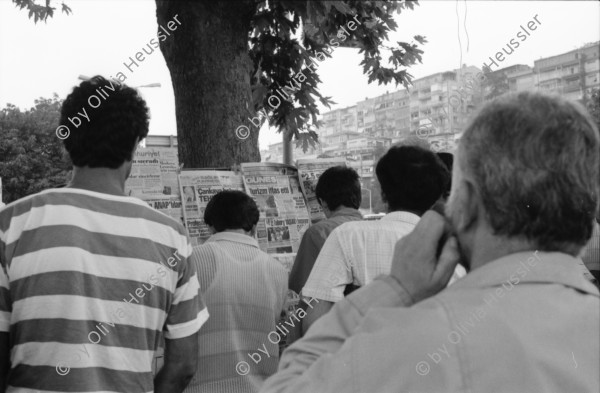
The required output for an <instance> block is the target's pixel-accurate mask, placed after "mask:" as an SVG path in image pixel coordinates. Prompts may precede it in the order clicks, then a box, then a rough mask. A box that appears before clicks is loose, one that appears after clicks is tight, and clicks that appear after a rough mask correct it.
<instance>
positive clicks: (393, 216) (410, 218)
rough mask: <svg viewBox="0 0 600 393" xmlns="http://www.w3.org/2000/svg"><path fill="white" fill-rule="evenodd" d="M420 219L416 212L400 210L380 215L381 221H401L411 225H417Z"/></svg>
mask: <svg viewBox="0 0 600 393" xmlns="http://www.w3.org/2000/svg"><path fill="white" fill-rule="evenodd" d="M420 219H421V217H419V216H417V215H416V214H413V213H409V212H402V211H395V212H390V213H388V214H386V215H385V216H383V217H381V221H388V220H391V221H402V222H406V223H408V224H412V225H417V224H418V223H419V220H420Z"/></svg>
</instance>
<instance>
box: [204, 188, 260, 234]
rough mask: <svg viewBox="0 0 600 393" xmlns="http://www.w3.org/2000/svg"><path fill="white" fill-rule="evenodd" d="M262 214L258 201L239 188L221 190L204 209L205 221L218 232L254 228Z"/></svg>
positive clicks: (247, 230)
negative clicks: (257, 204) (238, 189)
mask: <svg viewBox="0 0 600 393" xmlns="http://www.w3.org/2000/svg"><path fill="white" fill-rule="evenodd" d="M259 216H260V212H259V211H258V207H257V206H256V202H254V199H252V198H251V197H250V196H249V195H248V194H246V193H244V192H242V191H237V190H225V191H220V192H218V193H216V194H215V195H213V197H212V198H211V199H210V201H208V204H207V205H206V209H205V210H204V222H205V223H206V225H210V226H212V227H214V228H215V230H216V231H217V232H223V231H225V230H227V229H243V230H244V231H246V232H249V231H250V230H252V227H253V226H254V225H256V223H257V222H258V219H259Z"/></svg>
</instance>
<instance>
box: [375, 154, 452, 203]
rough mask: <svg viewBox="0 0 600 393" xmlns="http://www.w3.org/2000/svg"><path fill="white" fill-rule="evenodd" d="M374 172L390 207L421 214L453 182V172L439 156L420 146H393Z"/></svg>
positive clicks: (382, 194) (382, 195)
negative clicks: (451, 173) (451, 180)
mask: <svg viewBox="0 0 600 393" xmlns="http://www.w3.org/2000/svg"><path fill="white" fill-rule="evenodd" d="M375 173H376V174H377V180H378V181H379V184H380V186H381V197H382V199H383V200H384V201H385V202H387V205H388V210H389V211H397V210H408V211H413V212H417V213H418V214H422V213H423V212H425V211H426V210H427V209H429V208H430V207H431V206H432V205H433V204H434V203H435V202H436V201H437V200H438V199H439V198H440V197H441V196H442V195H443V194H444V191H445V190H446V187H447V185H448V183H449V182H450V172H449V171H448V169H447V168H446V166H445V165H444V163H443V162H442V161H441V160H440V158H439V157H438V156H437V155H436V154H435V153H434V152H432V151H431V150H428V149H425V148H422V147H419V146H410V145H401V146H392V147H391V148H390V149H389V150H388V151H387V153H385V155H384V156H383V157H381V159H380V160H379V161H378V162H377V167H376V168H375Z"/></svg>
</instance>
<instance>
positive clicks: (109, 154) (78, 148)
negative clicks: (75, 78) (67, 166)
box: [60, 76, 149, 169]
mask: <svg viewBox="0 0 600 393" xmlns="http://www.w3.org/2000/svg"><path fill="white" fill-rule="evenodd" d="M60 124H61V125H62V126H66V127H68V129H69V135H68V137H67V138H66V139H64V140H63V143H64V145H65V148H66V150H67V152H68V153H69V156H70V157H71V161H72V162H73V165H75V166H79V167H84V166H87V167H90V168H100V167H106V168H111V169H116V168H118V167H120V166H121V165H122V164H123V163H124V162H125V161H131V159H132V153H133V148H134V147H135V144H136V141H137V142H140V141H141V140H143V139H144V138H145V137H146V136H147V135H148V124H149V116H148V107H147V106H146V102H145V101H144V100H143V99H142V97H140V95H139V94H138V92H137V91H136V90H135V89H132V88H131V87H127V86H125V85H122V84H120V83H119V82H117V81H114V80H112V81H108V80H106V79H105V78H103V77H102V76H95V77H93V78H92V79H90V80H88V81H85V82H82V83H81V84H80V85H79V86H77V87H75V88H74V89H73V91H72V92H71V94H69V95H68V96H67V98H66V100H65V101H64V103H63V105H62V109H61V114H60Z"/></svg>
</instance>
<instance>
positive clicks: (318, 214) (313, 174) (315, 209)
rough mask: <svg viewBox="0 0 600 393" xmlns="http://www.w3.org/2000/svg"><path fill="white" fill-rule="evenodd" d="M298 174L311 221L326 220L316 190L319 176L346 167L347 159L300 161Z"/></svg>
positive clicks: (297, 163) (298, 162)
mask: <svg viewBox="0 0 600 393" xmlns="http://www.w3.org/2000/svg"><path fill="white" fill-rule="evenodd" d="M296 165H297V166H298V174H299V176H300V187H302V192H303V193H304V196H305V197H306V203H307V204H308V211H309V213H310V219H311V221H312V222H313V224H314V223H316V222H318V221H320V220H323V219H325V214H324V213H323V208H321V205H319V201H317V195H316V194H315V189H316V187H317V182H318V180H319V176H321V174H322V173H323V172H325V171H326V170H327V169H329V168H331V167H332V166H338V165H342V166H346V159H345V158H343V157H338V158H319V159H300V160H298V161H297V162H296Z"/></svg>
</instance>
